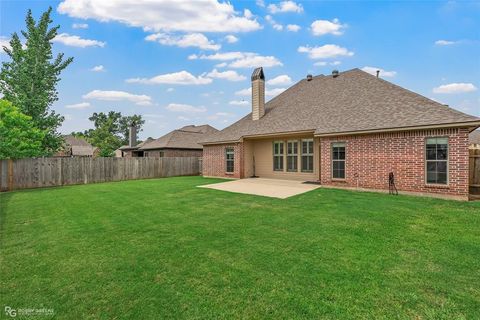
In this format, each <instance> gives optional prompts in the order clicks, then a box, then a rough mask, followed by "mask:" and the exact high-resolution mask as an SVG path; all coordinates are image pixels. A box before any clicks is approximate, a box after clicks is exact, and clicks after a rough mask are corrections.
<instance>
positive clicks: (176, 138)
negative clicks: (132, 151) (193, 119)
mask: <svg viewBox="0 0 480 320" xmlns="http://www.w3.org/2000/svg"><path fill="white" fill-rule="evenodd" d="M217 131H218V130H217V129H215V128H213V127H211V126H209V125H201V126H194V125H190V126H185V127H183V128H180V129H177V130H173V131H171V132H169V133H167V134H166V135H164V136H162V137H160V138H158V139H155V140H153V141H150V142H148V143H146V144H145V145H143V146H141V147H139V148H138V149H139V150H149V149H163V148H175V149H202V145H201V144H199V142H200V141H202V140H204V139H206V137H207V136H208V135H210V134H212V133H215V132H217Z"/></svg>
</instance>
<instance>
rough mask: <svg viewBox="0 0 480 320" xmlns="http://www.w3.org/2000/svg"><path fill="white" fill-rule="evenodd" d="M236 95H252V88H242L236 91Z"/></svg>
mask: <svg viewBox="0 0 480 320" xmlns="http://www.w3.org/2000/svg"><path fill="white" fill-rule="evenodd" d="M235 95H236V96H251V95H252V88H245V89H242V90H238V91H235Z"/></svg>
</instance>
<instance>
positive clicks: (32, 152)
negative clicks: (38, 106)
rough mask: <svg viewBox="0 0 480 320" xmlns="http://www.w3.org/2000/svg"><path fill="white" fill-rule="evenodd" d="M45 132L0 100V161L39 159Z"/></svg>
mask: <svg viewBox="0 0 480 320" xmlns="http://www.w3.org/2000/svg"><path fill="white" fill-rule="evenodd" d="M44 138H45V132H43V131H41V130H39V129H37V128H35V126H34V123H33V121H32V118H31V117H29V116H27V115H25V114H23V113H21V112H20V109H19V108H17V107H14V106H13V105H12V104H11V103H10V102H8V101H6V100H0V159H18V158H30V157H39V156H41V155H42V154H43V150H42V142H43V139H44Z"/></svg>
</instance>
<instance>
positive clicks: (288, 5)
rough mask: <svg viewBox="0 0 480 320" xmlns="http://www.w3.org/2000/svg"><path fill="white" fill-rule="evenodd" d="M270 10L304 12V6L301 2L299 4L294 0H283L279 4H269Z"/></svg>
mask: <svg viewBox="0 0 480 320" xmlns="http://www.w3.org/2000/svg"><path fill="white" fill-rule="evenodd" d="M268 11H270V13H273V14H275V13H279V12H296V13H301V12H303V7H302V5H301V4H297V3H296V2H294V1H282V2H280V3H279V4H278V5H277V4H273V3H272V4H270V5H268Z"/></svg>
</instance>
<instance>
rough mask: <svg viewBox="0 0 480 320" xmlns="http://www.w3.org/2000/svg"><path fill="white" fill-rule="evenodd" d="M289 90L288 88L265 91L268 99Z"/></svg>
mask: <svg viewBox="0 0 480 320" xmlns="http://www.w3.org/2000/svg"><path fill="white" fill-rule="evenodd" d="M285 90H287V88H275V89H267V90H265V95H266V96H267V97H274V96H278V95H279V94H280V93H282V92H283V91H285Z"/></svg>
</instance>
